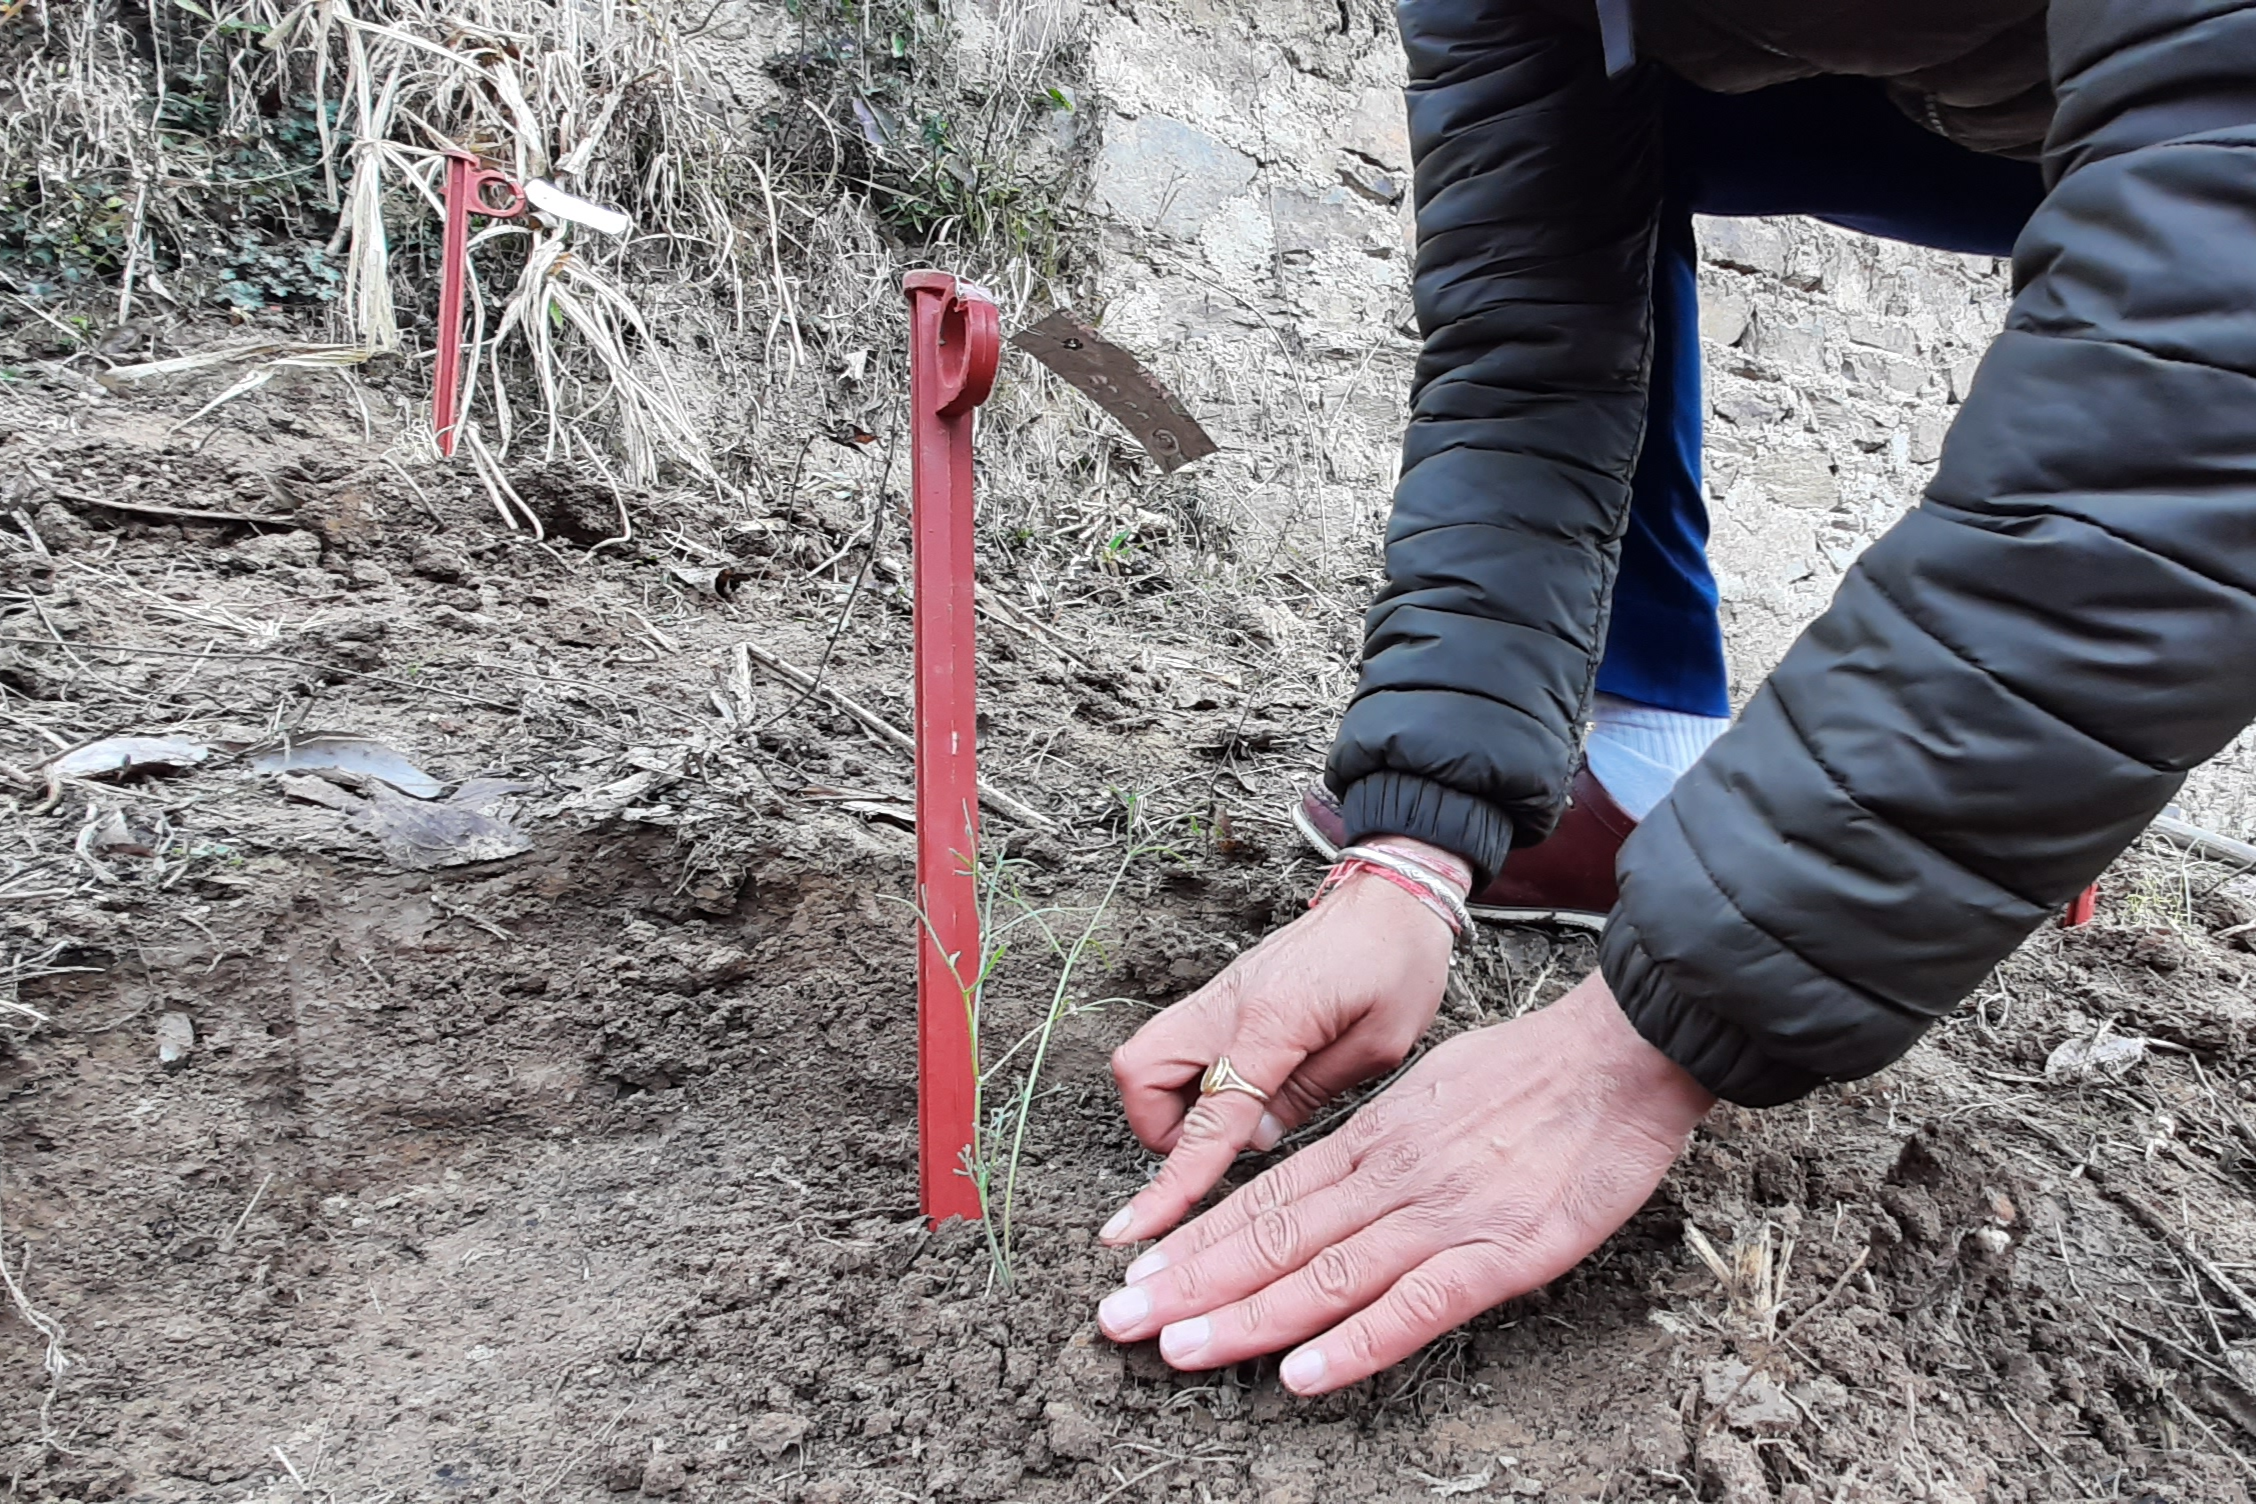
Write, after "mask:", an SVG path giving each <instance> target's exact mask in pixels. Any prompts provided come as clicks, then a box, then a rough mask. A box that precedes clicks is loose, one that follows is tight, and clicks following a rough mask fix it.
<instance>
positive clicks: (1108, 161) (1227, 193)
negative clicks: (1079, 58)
mask: <svg viewBox="0 0 2256 1504" xmlns="http://www.w3.org/2000/svg"><path fill="white" fill-rule="evenodd" d="M1256 170H1257V169H1256V164H1255V162H1254V160H1253V158H1251V157H1249V156H1247V155H1246V154H1245V153H1244V152H1241V151H1237V150H1235V149H1233V148H1231V147H1229V146H1226V145H1224V144H1223V143H1222V142H1220V141H1218V140H1216V139H1215V138H1214V137H1212V136H1210V135H1208V134H1207V133H1206V132H1204V131H1202V130H1199V129H1197V128H1195V127H1193V126H1188V125H1185V124H1184V123H1183V122H1182V121H1180V120H1171V119H1169V118H1168V117H1167V116H1165V115H1139V116H1137V117H1136V118H1135V119H1133V120H1115V121H1113V122H1112V123H1111V125H1110V126H1109V127H1107V129H1106V131H1105V142H1104V147H1103V149H1102V150H1100V151H1099V152H1098V153H1097V167H1096V175H1095V181H1094V183H1093V185H1092V188H1091V192H1092V195H1093V196H1094V198H1095V200H1096V204H1097V207H1099V208H1100V209H1102V210H1104V211H1105V212H1106V213H1108V214H1110V215H1112V216H1113V217H1114V218H1116V219H1121V220H1125V221H1126V222H1127V223H1129V224H1131V225H1135V226H1136V227H1138V228H1139V229H1145V230H1155V231H1157V232H1158V233H1160V234H1162V235H1173V236H1177V237H1180V238H1182V239H1186V240H1187V239H1189V238H1191V237H1192V236H1195V235H1197V234H1198V232H1199V226H1201V225H1203V224H1205V223H1206V222H1207V220H1208V219H1210V218H1212V217H1213V215H1214V211H1215V210H1217V209H1219V208H1221V207H1222V206H1223V205H1224V204H1225V203H1228V202H1229V201H1230V200H1231V199H1233V198H1235V197H1237V195H1239V194H1240V193H1243V192H1244V191H1245V189H1246V187H1247V185H1248V184H1250V183H1252V181H1253V176H1254V173H1255V171H1256Z"/></svg>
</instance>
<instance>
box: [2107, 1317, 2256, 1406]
mask: <svg viewBox="0 0 2256 1504" xmlns="http://www.w3.org/2000/svg"><path fill="white" fill-rule="evenodd" d="M2108 1320H2110V1321H2112V1322H2114V1323H2115V1324H2116V1325H2117V1326H2119V1327H2121V1328H2122V1329H2123V1330H2124V1331H2126V1332H2129V1333H2130V1334H2131V1335H2132V1336H2134V1337H2143V1338H2144V1339H2145V1340H2147V1341H2148V1342H2152V1343H2154V1344H2155V1345H2156V1346H2158V1347H2166V1348H2168V1349H2169V1350H2170V1351H2171V1352H2174V1353H2176V1354H2177V1355H2178V1356H2179V1357H2181V1358H2183V1359H2185V1360H2186V1361H2187V1362H2189V1363H2198V1364H2200V1365H2201V1366H2202V1367H2203V1368H2206V1369H2208V1370H2209V1371H2210V1372H2211V1373H2213V1374H2215V1375H2216V1376H2217V1377H2218V1378H2220V1379H2223V1380H2224V1381H2225V1382H2226V1383H2228V1384H2230V1385H2232V1386H2233V1387H2234V1388H2235V1389H2238V1390H2239V1391H2240V1392H2241V1393H2242V1394H2245V1395H2248V1396H2249V1397H2250V1398H2251V1399H2256V1389H2251V1388H2250V1387H2249V1384H2248V1380H2246V1379H2244V1378H2242V1377H2241V1376H2240V1375H2239V1374H2238V1373H2235V1372H2234V1371H2233V1370H2232V1369H2230V1368H2227V1367H2226V1366H2225V1365H2224V1364H2222V1363H2219V1362H2218V1361H2217V1360H2216V1359H2214V1358H2212V1357H2210V1356H2209V1355H2208V1354H2207V1353H2202V1352H2196V1351H2195V1350H2194V1349H2192V1348H2190V1347H2187V1346H2186V1345H2185V1344H2184V1343H2182V1342H2178V1341H2174V1340H2172V1339H2171V1338H2168V1337H2165V1336H2163V1335H2162V1334H2161V1333H2160V1332H2155V1331H2149V1330H2148V1329H2147V1328H2145V1327H2143V1326H2140V1325H2139V1324H2138V1323H2137V1322H2135V1321H2125V1320H2124V1319H2123V1318H2122V1317H2120V1316H2110V1317H2108Z"/></svg>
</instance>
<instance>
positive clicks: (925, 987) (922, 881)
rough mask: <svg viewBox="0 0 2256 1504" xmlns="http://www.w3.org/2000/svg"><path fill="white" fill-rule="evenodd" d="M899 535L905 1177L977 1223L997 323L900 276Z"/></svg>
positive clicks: (991, 307) (958, 294)
mask: <svg viewBox="0 0 2256 1504" xmlns="http://www.w3.org/2000/svg"><path fill="white" fill-rule="evenodd" d="M902 290H903V291H904V292H906V293H907V294H908V299H909V467H910V475H911V492H912V502H911V507H910V529H911V532H912V534H913V537H914V541H915V548H916V559H915V576H914V578H915V588H916V603H915V656H916V841H917V863H916V886H917V909H918V912H919V913H920V914H921V916H922V920H921V922H920V924H919V926H918V932H919V933H918V939H917V1166H918V1174H919V1177H920V1182H921V1186H920V1189H921V1198H922V1203H923V1206H924V1215H925V1217H926V1219H927V1220H928V1221H929V1222H931V1223H932V1224H933V1225H935V1226H937V1225H938V1224H940V1223H941V1222H944V1221H946V1220H947V1219H948V1218H950V1217H964V1218H969V1219H973V1220H976V1219H977V1218H978V1217H979V1215H980V1205H979V1187H978V1186H977V1185H976V1184H974V1183H973V1181H972V1179H971V1177H970V1175H969V1174H967V1173H966V1168H967V1161H968V1158H969V1155H970V1153H971V1150H972V1148H973V1144H974V1139H975V1135H976V1133H977V1129H978V1123H977V1110H978V1072H979V1062H978V1059H977V1056H976V1050H975V1048H974V1040H973V1038H972V1028H971V988H972V986H973V985H974V984H975V983H976V982H977V981H978V978H979V966H980V945H979V886H978V878H977V874H976V871H975V859H976V857H977V856H978V852H979V774H978V765H977V758H978V724H977V716H978V685H977V677H976V674H975V671H974V656H975V653H976V648H977V644H976V637H975V633H974V626H973V614H972V613H973V591H974V580H973V575H972V549H971V542H972V509H971V487H972V469H971V434H972V409H974V408H976V407H977V406H978V405H979V404H980V403H982V402H984V401H986V400H987V394H988V393H989V392H990V391H992V390H993V389H994V385H995V367H996V364H997V362H998V361H999V360H1000V359H1001V357H1002V321H1001V316H1000V314H999V312H998V311H997V309H996V307H995V304H994V302H993V301H992V300H991V299H989V298H988V297H987V296H986V294H984V293H982V292H980V291H979V290H978V289H977V288H974V287H971V286H969V285H967V284H963V283H959V282H958V281H957V280H956V279H955V278H954V277H952V276H950V275H948V274H947V273H946V272H935V271H920V272H911V273H909V275H908V278H907V279H906V281H905V282H904V283H903V289H902Z"/></svg>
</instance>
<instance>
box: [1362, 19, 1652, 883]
mask: <svg viewBox="0 0 2256 1504" xmlns="http://www.w3.org/2000/svg"><path fill="white" fill-rule="evenodd" d="M1401 20H1402V34H1403V41H1404V44H1405V46H1406V48H1407V50H1408V52H1409V60H1410V88H1409V117H1410V139H1411V147H1412V151H1413V154H1414V155H1415V157H1416V159H1417V204H1418V237H1419V240H1418V265H1417V279H1416V297H1417V311H1418V321H1419V325H1420V327H1421V329H1423V331H1424V332H1425V350H1424V354H1423V356H1422V358H1421V359H1420V361H1419V366H1418V373H1417V379H1416V386H1415V388H1414V390H1413V393H1412V399H1411V403H1412V414H1411V423H1410V429H1409V434H1408V436H1407V437H1406V438H1405V440H1404V442H1403V455H1402V480H1401V483H1400V485H1399V486H1397V488H1396V490H1395V494H1394V514H1393V521H1392V523H1391V525H1390V526H1389V528H1388V531H1387V551H1386V567H1387V579H1388V585H1387V587H1386V589H1385V591H1384V592H1383V593H1382V594H1381V595H1380V596H1379V598H1378V601H1377V603H1376V604H1375V605H1373V606H1372V608H1371V612H1370V615H1369V618H1368V620H1367V622H1366V627H1365V642H1364V649H1363V674H1362V681H1361V683H1360V684H1359V686H1358V687H1357V689H1356V693H1355V698H1354V700H1353V701H1352V702H1351V703H1350V705H1349V707H1348V711H1347V714H1346V717H1345V719H1344V721H1343V723H1342V725H1341V728H1340V734H1339V739H1338V741H1337V743H1336V744H1335V746H1334V748H1333V751H1332V757H1331V764H1330V768H1329V775H1328V776H1329V778H1330V781H1331V783H1332V786H1333V787H1334V788H1335V789H1338V790H1339V791H1340V792H1341V794H1342V796H1343V797H1342V804H1343V806H1344V811H1345V814H1346V819H1347V826H1348V835H1349V837H1350V838H1351V839H1361V838H1362V837H1364V836H1367V835H1375V834H1381V833H1393V834H1401V835H1412V836H1417V837H1420V838H1422V839H1425V840H1429V841H1432V842H1434V843H1435V844H1437V845H1440V846H1443V847H1446V848H1448V849H1450V850H1452V851H1456V852H1460V853H1462V854H1463V855H1465V856H1466V857H1467V858H1469V859H1470V860H1471V861H1472V863H1473V864H1474V866H1475V867H1476V868H1478V869H1479V870H1480V871H1481V872H1482V873H1483V874H1484V875H1487V874H1492V873H1494V872H1495V870H1496V869H1497V868H1498V867H1499V866H1500V865H1502V863H1503V860H1504V856H1505V853H1506V852H1508V851H1509V850H1510V849H1511V847H1512V845H1513V844H1514V841H1515V838H1516V839H1517V840H1518V842H1519V843H1520V844H1526V843H1528V842H1531V841H1537V840H1540V839H1542V838H1543V836H1545V835H1547V834H1548V833H1549V832H1550V830H1551V827H1552V825H1553V824H1554V823H1555V822H1556V820H1557V818H1558V811H1559V807H1560V805H1561V803H1562V801H1563V797H1564V791H1565V788H1566V784H1567V779H1568V777H1569V775H1570V773H1571V771H1572V768H1573V762H1574V757H1575V753H1576V740H1577V738H1576V723H1577V721H1578V720H1579V718H1580V717H1581V715H1582V714H1583V710H1584V707H1585V705H1586V703H1587V701H1588V698H1589V692H1590V686H1591V682H1592V679H1593V677H1594V675H1595V672H1596V663H1597V657H1598V652H1599V649H1600V647H1601V646H1602V645H1603V644H1604V641H1605V629H1606V613H1607V606H1608V602H1609V600H1610V598H1611V593H1612V583H1613V575H1614V568H1615V564H1616V562H1617V560H1618V558H1619V551H1620V538H1621V532H1622V527H1623V523H1624V519H1625V517H1626V515H1627V511H1628V500H1629V477H1630V472H1631V471H1632V470H1633V469H1634V468H1635V465H1636V461H1637V451H1638V445H1639V442H1640V439H1641V436H1642V433H1643V429H1644V422H1645V386H1646V374H1647V369H1648V366H1649V362H1650V339H1649V335H1650V322H1651V320H1650V315H1649V311H1648V303H1649V297H1648V282H1649V278H1650V275H1651V264H1652V255H1653V249H1652V248H1653V232H1654V226H1655V223H1656V222H1657V220H1658V217H1659V205H1660V194H1661V166H1660V146H1659V114H1660V104H1659V93H1658V83H1657V78H1656V76H1655V75H1654V74H1653V72H1652V70H1650V69H1645V70H1639V71H1637V72H1635V73H1633V74H1630V75H1628V76H1626V77H1624V78H1622V79H1620V80H1617V81H1609V80H1608V79H1607V77H1606V74H1605V65H1604V61H1603V55H1602V52H1601V50H1600V46H1599V41H1598V37H1597V34H1596V32H1595V31H1589V30H1576V29H1574V28H1573V27H1571V26H1569V25H1567V24H1564V23H1562V22H1561V21H1559V20H1557V19H1555V18H1553V17H1552V16H1550V15H1548V14H1545V13H1544V12H1543V11H1542V10H1541V9H1539V7H1538V6H1536V5H1534V4H1531V3H1529V0H1405V3H1404V4H1403V5H1402V6H1401Z"/></svg>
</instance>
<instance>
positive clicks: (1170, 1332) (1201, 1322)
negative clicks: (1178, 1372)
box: [1159, 1316, 1214, 1363]
mask: <svg viewBox="0 0 2256 1504" xmlns="http://www.w3.org/2000/svg"><path fill="white" fill-rule="evenodd" d="M1213 1332H1214V1323H1213V1322H1211V1321H1209V1320H1207V1319H1206V1318H1205V1317H1204V1316H1193V1317H1192V1318H1191V1319H1190V1320H1188V1321H1178V1322H1176V1323H1175V1324H1174V1325H1173V1326H1166V1327H1161V1328H1160V1329H1159V1351H1160V1355H1161V1356H1162V1357H1164V1358H1166V1359H1167V1361H1168V1362H1170V1363H1174V1362H1178V1361H1180V1360H1181V1359H1184V1358H1188V1357H1192V1356H1194V1355H1195V1354H1196V1353H1197V1352H1198V1350H1199V1349H1200V1348H1202V1347H1204V1346H1206V1339H1207V1338H1208V1337H1209V1336H1211V1335H1213Z"/></svg>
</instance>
